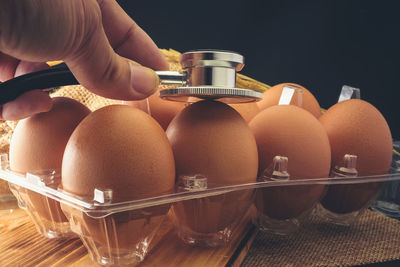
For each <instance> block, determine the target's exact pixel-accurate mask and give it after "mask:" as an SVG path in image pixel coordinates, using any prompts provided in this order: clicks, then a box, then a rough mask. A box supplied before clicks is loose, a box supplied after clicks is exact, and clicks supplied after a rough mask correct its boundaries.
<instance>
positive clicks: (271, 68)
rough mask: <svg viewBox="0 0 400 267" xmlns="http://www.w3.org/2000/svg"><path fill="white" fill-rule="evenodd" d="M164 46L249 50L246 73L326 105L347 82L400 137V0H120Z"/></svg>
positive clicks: (245, 53) (244, 53)
mask: <svg viewBox="0 0 400 267" xmlns="http://www.w3.org/2000/svg"><path fill="white" fill-rule="evenodd" d="M119 3H120V4H121V6H122V7H123V8H124V9H125V10H126V11H127V13H128V14H129V15H130V16H131V17H132V18H133V19H134V20H135V21H136V22H137V23H138V24H139V25H140V26H141V27H142V28H143V29H144V30H145V31H146V32H147V33H148V34H149V35H150V36H151V37H152V38H153V40H154V41H155V42H156V43H157V45H158V46H159V47H160V48H173V49H175V50H178V51H180V52H185V51H188V50H193V49H202V48H210V49H223V50H232V51H236V52H239V53H241V54H243V55H244V56H245V62H246V66H245V68H244V69H243V70H242V72H241V73H243V74H245V75H248V76H250V77H252V78H255V79H257V80H259V81H262V82H264V83H267V84H269V85H274V84H277V83H281V82H294V83H298V84H301V85H303V86H305V87H306V88H307V89H309V90H310V91H311V92H312V93H313V94H314V96H315V97H316V98H317V100H318V101H319V103H320V105H321V107H324V108H329V107H330V106H331V105H333V104H334V103H335V102H337V99H338V95H339V93H340V90H341V87H342V85H344V84H346V85H351V86H354V87H358V88H360V89H361V97H362V99H364V100H366V101H368V102H370V103H372V104H373V105H375V106H376V107H377V108H378V109H379V110H380V111H381V112H382V114H383V115H384V117H385V118H386V119H387V121H388V123H389V126H390V128H391V131H392V135H393V138H394V139H397V140H399V139H400V125H399V118H398V113H399V110H398V109H399V108H398V105H397V103H399V102H400V101H399V98H398V96H397V95H399V94H398V93H397V91H398V90H399V82H398V78H399V76H400V75H399V74H400V73H399V71H400V42H399V38H398V35H399V34H400V18H399V17H400V16H399V11H400V1H396V0H391V1H390V0H381V1H376V0H375V1H373V0H357V1H356V0H331V1H327V0H310V1H295V0H285V1H284V0H275V1H268V0H264V1H261V0H259V1H256V0H254V1H252V0H247V1H245V0H241V1H240V0H231V1H218V0H214V1H209V0H203V1H143V0H142V1H133V0H132V1H127V0H125V1H119Z"/></svg>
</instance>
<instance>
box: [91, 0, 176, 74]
mask: <svg viewBox="0 0 400 267" xmlns="http://www.w3.org/2000/svg"><path fill="white" fill-rule="evenodd" d="M98 3H99V6H100V8H101V11H102V22H103V27H104V31H105V33H106V35H107V37H108V39H109V42H110V44H111V46H112V47H113V48H114V50H115V51H116V52H117V53H118V54H119V55H121V56H123V57H126V58H129V59H132V60H134V61H136V62H139V63H140V64H142V65H144V66H147V67H149V68H152V69H154V70H168V68H169V67H168V63H167V61H166V60H165V58H164V56H163V55H162V53H161V52H160V50H159V49H158V47H157V45H156V44H155V43H154V41H153V40H152V39H151V38H150V37H149V36H148V35H147V34H146V33H145V32H144V31H143V29H142V28H140V27H139V26H138V25H137V24H136V23H135V22H134V21H133V20H132V19H131V18H130V17H129V16H128V14H126V13H125V11H124V10H123V9H122V8H121V7H120V6H119V5H118V3H117V2H116V1H115V0H98Z"/></svg>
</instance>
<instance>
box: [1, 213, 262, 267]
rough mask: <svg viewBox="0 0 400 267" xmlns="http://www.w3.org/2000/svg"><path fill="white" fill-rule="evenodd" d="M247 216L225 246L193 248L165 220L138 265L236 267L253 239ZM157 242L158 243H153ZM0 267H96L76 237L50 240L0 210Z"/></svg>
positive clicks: (21, 215) (26, 222)
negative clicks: (143, 259) (146, 253)
mask: <svg viewBox="0 0 400 267" xmlns="http://www.w3.org/2000/svg"><path fill="white" fill-rule="evenodd" d="M255 232H256V231H255V228H254V226H252V224H251V222H250V215H249V214H247V215H246V216H245V217H244V218H243V219H242V221H241V222H240V223H239V225H238V226H237V228H236V229H235V230H234V231H233V236H232V240H231V242H230V243H229V245H228V246H225V247H221V248H218V249H209V248H194V247H190V246H187V245H185V244H183V243H182V242H181V241H180V240H179V239H178V238H177V236H176V234H175V231H174V229H173V227H172V223H171V222H170V221H169V220H167V221H166V223H164V224H163V226H162V227H161V229H160V231H159V232H158V234H157V235H156V237H155V242H153V243H154V244H156V245H155V246H154V247H153V248H151V250H150V252H149V254H148V255H147V256H146V259H145V261H144V262H143V263H142V264H140V266H226V265H230V266H238V265H240V262H241V261H242V260H243V258H244V256H245V255H246V252H247V250H248V249H249V247H250V245H251V242H252V240H253V239H254V236H255ZM157 241H158V242H157ZM0 266H46V267H47V266H54V267H55V266H74V267H78V266H85V267H86V266H97V264H96V263H94V262H93V261H92V260H91V259H90V257H89V255H88V253H87V250H86V248H85V247H84V246H83V245H82V242H81V241H80V239H79V238H74V239H67V240H54V239H53V240H51V239H47V238H45V237H43V236H41V235H40V234H38V233H37V231H36V228H35V226H34V224H33V222H32V221H31V220H30V218H29V216H28V215H27V214H26V213H25V211H24V210H21V209H16V210H14V211H13V212H9V211H7V210H6V211H4V210H3V211H1V210H0Z"/></svg>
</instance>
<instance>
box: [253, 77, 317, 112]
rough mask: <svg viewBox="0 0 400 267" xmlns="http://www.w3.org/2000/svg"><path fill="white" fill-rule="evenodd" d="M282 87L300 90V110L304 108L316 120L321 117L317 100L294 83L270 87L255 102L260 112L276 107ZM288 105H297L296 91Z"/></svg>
mask: <svg viewBox="0 0 400 267" xmlns="http://www.w3.org/2000/svg"><path fill="white" fill-rule="evenodd" d="M284 86H296V87H300V88H302V89H303V96H302V103H301V108H304V109H305V110H307V111H309V112H311V114H313V115H314V116H315V117H316V118H319V117H320V116H321V108H320V106H319V103H318V101H317V99H315V97H314V95H313V94H311V92H310V91H308V90H307V89H306V88H304V87H303V86H301V85H298V84H295V83H281V84H277V85H275V86H272V87H271V88H269V89H268V90H267V91H265V92H264V94H263V99H262V100H261V101H259V102H257V104H258V107H259V108H260V109H261V110H264V109H266V108H269V107H272V106H275V105H278V104H279V99H280V98H281V94H282V90H283V87H284ZM290 104H291V105H295V106H298V105H299V103H298V93H297V91H295V93H294V95H293V97H292V101H291V102H290Z"/></svg>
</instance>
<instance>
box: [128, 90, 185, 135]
mask: <svg viewBox="0 0 400 267" xmlns="http://www.w3.org/2000/svg"><path fill="white" fill-rule="evenodd" d="M124 104H126V105H128V106H132V107H136V108H139V109H141V110H143V111H145V112H150V115H151V116H152V117H153V118H154V119H155V120H156V121H157V122H158V123H159V124H160V125H161V127H162V128H163V129H164V130H166V129H167V127H168V125H169V123H170V122H171V121H172V119H173V118H174V117H175V116H176V114H178V113H179V112H180V111H181V110H182V109H184V108H185V106H187V105H188V104H186V103H183V102H175V101H168V100H163V99H161V98H160V97H159V96H158V91H157V92H156V93H154V94H153V95H151V96H150V97H148V98H147V100H146V99H145V100H140V101H124Z"/></svg>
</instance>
